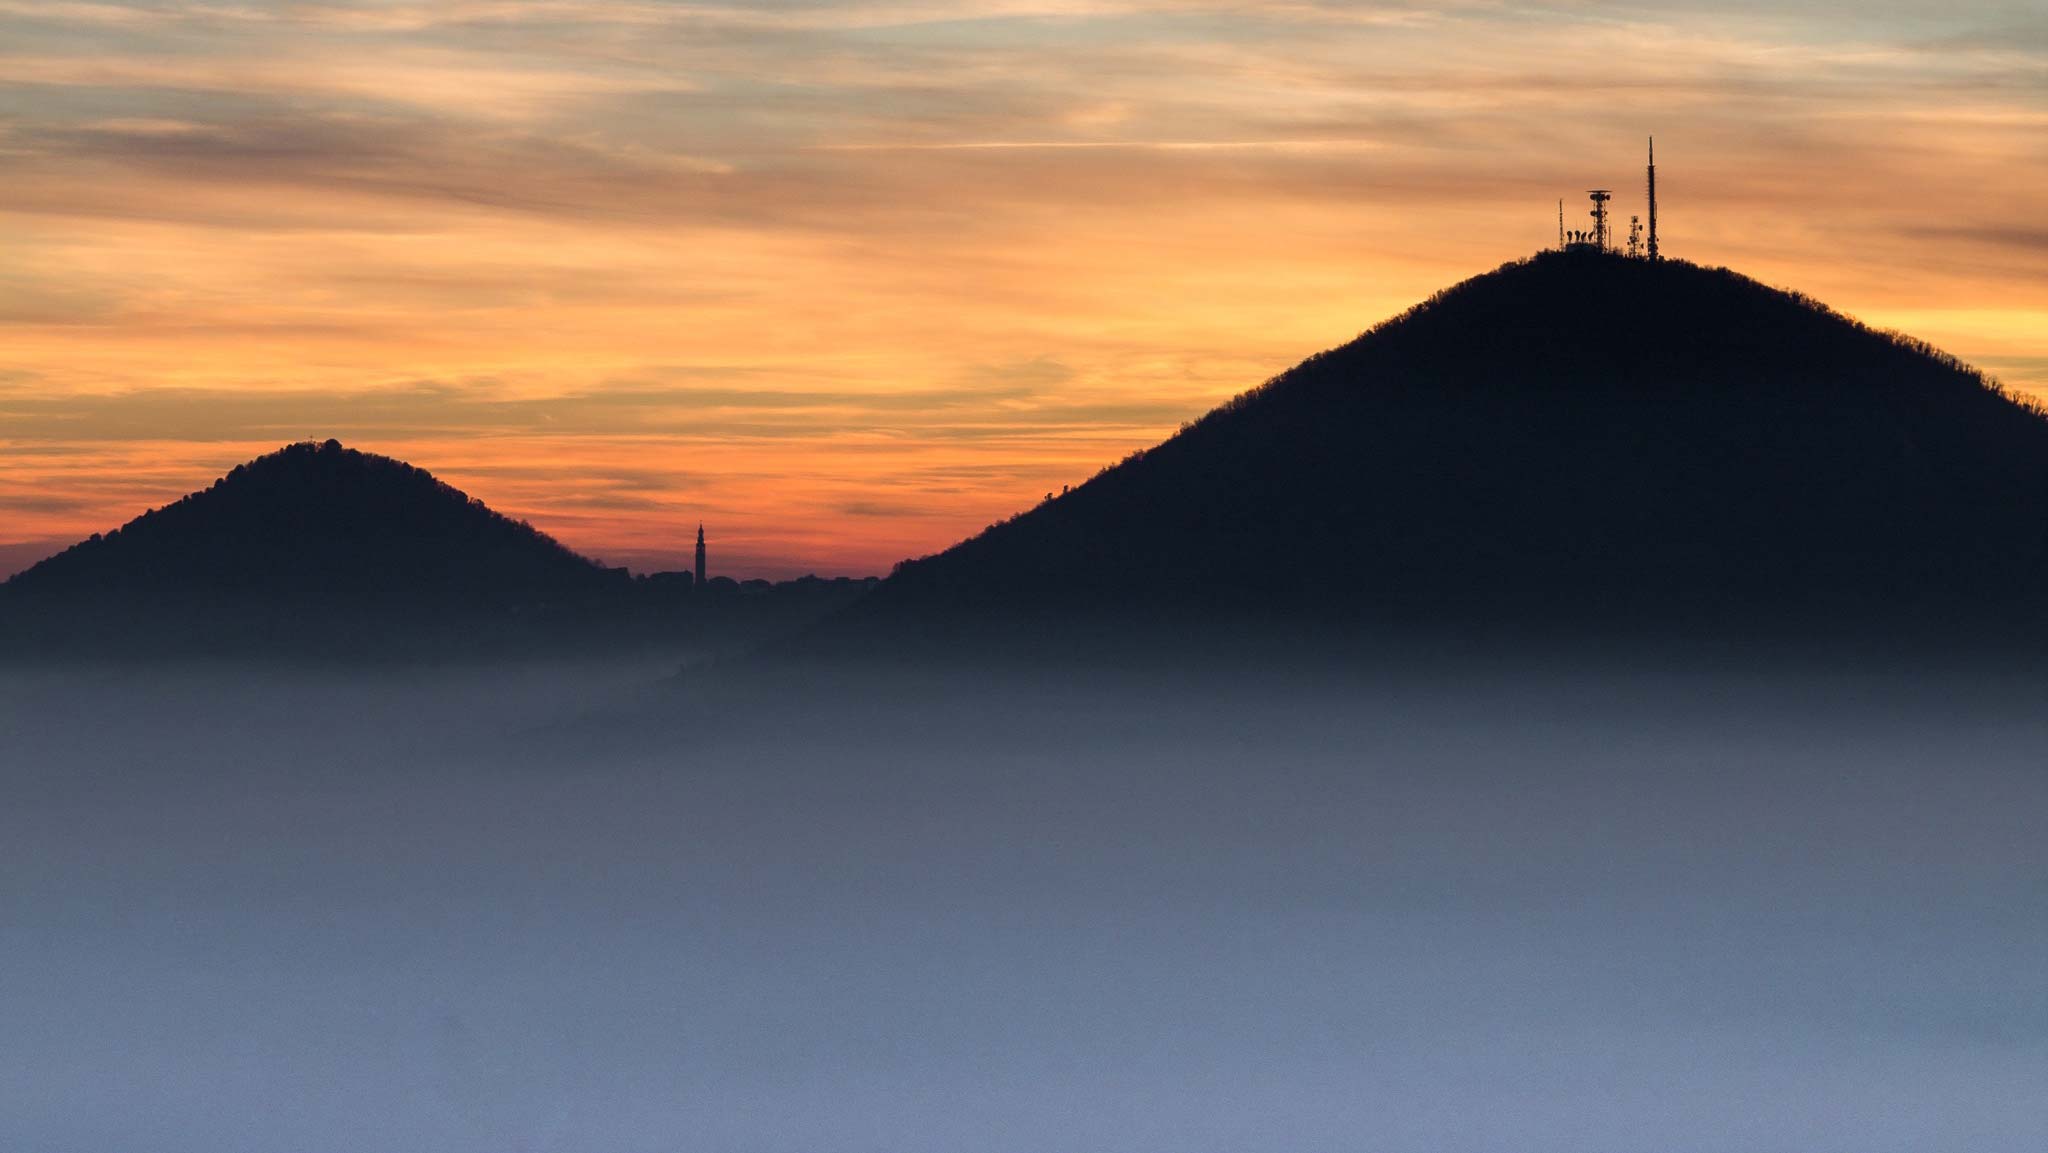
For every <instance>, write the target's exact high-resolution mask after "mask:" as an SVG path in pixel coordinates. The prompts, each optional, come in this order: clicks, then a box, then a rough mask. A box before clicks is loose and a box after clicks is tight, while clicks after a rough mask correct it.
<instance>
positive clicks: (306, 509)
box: [8, 440, 623, 613]
mask: <svg viewBox="0 0 2048 1153" xmlns="http://www.w3.org/2000/svg"><path fill="white" fill-rule="evenodd" d="M622 579H623V574H621V573H616V572H612V571H608V570H606V569H604V568H602V567H600V566H599V565H597V564H596V563H595V562H593V561H590V560H588V559H586V558H584V557H581V556H579V555H577V554H576V553H574V552H571V551H570V550H569V549H567V548H564V547H563V546H562V545H560V544H558V543H556V542H555V541H554V540H553V539H551V538H549V537H547V536H546V535H544V534H542V533H540V532H538V531H536V530H535V529H533V528H532V527H531V526H529V525H526V524H524V523H522V522H519V521H514V520H511V519H509V518H507V517H505V516H502V515H500V514H498V513H496V512H493V511H492V510H490V509H489V508H486V507H485V506H484V504H483V502H481V501H478V500H474V499H472V498H471V497H469V496H467V495H465V494H463V493H462V492H460V491H458V490H456V489H454V488H452V487H450V486H449V485H447V484H444V483H442V482H441V481H439V480H436V479H435V478H434V477H433V475H432V474H430V473H428V472H426V471H424V470H422V469H418V468H414V467H413V466H411V465H409V464H406V463H404V462H403V461H398V460H393V459H391V458H389V457H383V456H376V455H373V454H370V453H364V452H358V451H356V450H354V449H349V448H343V447H342V446H341V445H340V444H339V443H338V442H336V441H331V440H330V441H328V442H326V443H325V444H311V443H306V444H294V445H290V446H287V447H285V448H283V449H280V450H279V451H277V452H274V453H271V454H270V455H268V456H264V457H260V458H258V459H256V460H252V461H250V462H248V463H247V464H243V465H237V466H236V467H235V469H234V470H233V471H232V472H230V473H228V474H227V475H226V476H224V477H222V478H220V479H219V480H217V481H215V482H214V483H213V484H212V485H211V486H210V487H208V488H207V489H205V490H204V491H201V492H196V493H193V494H191V495H190V496H186V497H184V498H182V499H180V500H178V501H177V502H175V503H173V504H170V505H167V506H165V507H163V508H160V509H156V510H153V511H151V512H147V513H144V514H143V515H141V516H139V517H137V518H135V519H134V520H132V521H129V522H128V523H127V524H125V525H123V526H121V527H120V528H118V529H115V530H114V531H112V532H110V533H107V534H105V535H104V536H101V535H95V536H94V537H92V538H91V539H90V540H86V541H82V542H80V543H78V544H76V545H73V546H72V547H71V548H69V549H66V550H65V551H64V552H62V553H59V554H57V555H56V556H53V557H51V558H49V559H48V560H45V561H43V562H42V563H41V564H38V565H36V566H35V567H33V568H30V569H28V570H26V571H24V572H21V573H19V574H17V575H16V576H15V577H14V579H13V580H11V581H9V582H8V591H9V592H10V593H11V594H14V595H16V596H20V597H29V598H38V599H55V600H95V601H100V600H109V599H112V598H121V599H123V600H128V601H135V602H144V603H152V602H154V603H177V604H183V605H189V604H195V603H212V602H218V603H221V604H230V605H237V606H246V605H250V604H252V603H253V604H263V603H282V604H319V605H323V606H363V607H376V608H394V609H395V608H405V609H421V610H434V611H458V612H464V613H475V612H498V611H505V610H512V609H518V608H538V607H542V606H547V605H559V604H565V603H578V602H583V601H588V600H590V599H592V598H594V597H598V596H601V595H603V594H604V592H605V591H606V590H607V589H610V588H613V587H616V586H617V585H618V584H619V583H621V581H622Z"/></svg>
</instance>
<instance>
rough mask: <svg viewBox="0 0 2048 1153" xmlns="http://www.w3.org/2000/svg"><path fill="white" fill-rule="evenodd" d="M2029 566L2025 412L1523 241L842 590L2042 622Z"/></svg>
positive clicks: (1738, 292)
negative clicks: (1174, 426)
mask: <svg viewBox="0 0 2048 1153" xmlns="http://www.w3.org/2000/svg"><path fill="white" fill-rule="evenodd" d="M2044 575H2048V419H2044V418H2043V417H2042V416H2041V415H2040V414H2039V413H2038V412H2035V411H2033V410H2030V409H2028V408H2026V407H2024V406H2022V405H2020V404H2017V403H2015V402H2014V401H2012V400H2010V399H2008V398H2007V397H2005V396H2004V395H2002V394H2001V393H2000V392H1999V391H1998V390H1997V389H1996V388H1995V387H1993V386H1992V385H1990V384H1989V383H1988V382H1986V381H1985V380H1984V379H1983V378H1982V377H1981V376H1980V375H1978V374H1977V373H1975V372H1973V371H1971V370H1970V369H1968V368H1967V367H1966V366H1963V365H1962V364H1960V363H1958V362H1957V361H1955V360H1954V359H1952V358H1949V357H1946V356H1944V355H1942V354H1939V353H1937V352H1935V351H1933V350H1932V349H1930V348H1927V347H1926V346H1924V345H1921V344H1918V343H1917V342H1913V341H1910V340H1908V339H1906V338H1902V337H1896V336H1892V335H1887V334H1883V333H1879V332H1875V331H1872V330H1870V329H1867V328H1865V327H1863V326H1861V325H1859V324H1857V323H1855V322H1853V321H1850V320H1848V319H1846V318H1844V317H1842V316H1840V315H1837V314H1835V313H1832V312H1830V311H1828V310H1826V309H1825V308H1823V307H1821V306H1819V305H1817V304H1814V303H1813V302H1811V301H1808V300H1805V299H1803V298H1800V297H1797V296H1795V295H1791V294H1788V293H1784V292H1780V291H1776V290H1772V289H1769V288H1766V287H1764V286H1763V285H1760V284H1758V283H1756V282H1754V281H1751V280H1748V279H1746V278H1744V277H1741V276H1738V275H1736V274H1734V273H1731V272H1728V271H1725V270H1711V269H1705V268H1700V267H1697V266H1694V265H1689V264H1685V263H1683V262H1677V261H1664V262H1661V263H1656V264H1652V263H1649V262H1644V261H1634V260H1624V259H1621V258H1619V257H1609V256H1600V255H1567V254H1556V253H1547V254H1544V255H1541V256H1538V257H1536V258H1534V259H1532V260H1529V261H1525V262H1521V263H1517V264H1511V265H1508V266H1506V267H1503V268H1501V269H1499V270H1497V271H1495V272H1493V273H1489V274H1487V275H1484V276H1480V277H1477V278H1475V279H1472V280H1469V281H1466V282H1464V283H1462V284H1460V285H1458V286H1456V287H1454V288H1452V289H1449V290H1447V291H1445V292H1443V293H1440V294H1438V295H1437V296H1436V297H1433V298H1432V299H1431V300H1429V301H1428V302H1426V303H1424V304H1422V305H1419V306H1417V307H1416V308H1414V309H1412V310H1410V311H1409V312H1408V313H1406V314H1404V315H1402V316H1400V317H1396V318H1394V319H1393V320H1390V321H1388V322H1386V323H1384V324H1382V325H1380V326H1378V327H1376V328H1374V329H1372V330H1371V331H1369V332H1367V333H1366V334H1365V335H1363V336H1361V337H1359V338H1358V339H1357V340H1354V341H1353V342H1351V343H1350V344H1347V345H1344V346H1343V347H1341V348H1337V349H1334V350H1332V351H1330V352H1326V353H1322V354H1319V355H1317V356H1314V357H1311V358H1309V359H1308V360H1307V361H1305V362H1303V363H1302V364H1300V365H1298V366H1297V367H1295V368H1293V369H1291V370H1289V371H1288V372H1286V373H1284V374H1282V375H1281V376H1279V377H1277V378H1275V379H1273V380H1272V381H1270V382H1268V383H1267V384H1265V385H1264V386H1262V387H1260V388H1257V389H1254V390H1253V391H1251V392H1248V393H1246V394H1244V395H1242V396H1240V397H1238V398H1237V399H1235V400H1233V401H1232V402H1230V403H1228V404H1226V405H1224V406H1223V407H1221V408H1219V409H1217V410H1215V411H1213V412H1211V413H1209V414H1208V415H1207V416H1205V417H1203V418H1202V419H1200V420H1199V421H1196V422H1194V423H1193V424H1191V425H1189V426H1187V427H1185V428H1184V429H1183V430H1182V431H1181V432H1180V433H1179V435H1177V436H1175V437H1173V438H1171V439H1170V440H1168V441H1166V442H1165V443H1163V444H1161V445H1159V446H1157V447H1155V448H1152V449H1150V450H1147V451H1144V452H1140V453H1137V454H1135V455H1133V456H1132V457H1130V458H1129V459H1127V460H1125V461H1124V462H1122V463H1121V464H1118V465H1116V466H1114V467H1112V468H1109V469H1107V470H1105V471H1104V472H1102V473H1101V474H1099V475H1097V476H1096V477H1095V478H1093V479H1092V480H1090V481H1088V482H1087V483H1086V484H1083V485H1081V486H1079V487H1078V488H1076V489H1074V490H1073V491H1071V492H1070V493H1067V494H1066V495H1063V496H1061V497H1060V498H1058V499H1055V500H1051V501H1048V502H1047V503H1045V504H1042V505H1040V506H1038V507H1037V508H1034V509H1032V510H1030V511H1028V512H1026V513H1023V514H1021V515H1019V516H1017V517H1015V518H1012V519H1011V520H1009V521H1006V522H1003V523H1001V524H998V525H995V526H992V527H991V528H989V529H987V530H986V531H984V532H983V533H981V534H980V535H979V536H976V537H974V538H973V539H971V540H968V541H965V542H963V543H961V544H959V545H957V546H955V547H954V548H952V549H949V550H947V551H946V552H944V553H941V554H939V555H937V556H933V557H929V558H925V559H922V560H918V561H914V562H908V563H906V564H904V565H902V566H901V567H900V568H899V570H898V571H897V573H896V574H895V575H894V576H893V577H892V578H891V579H890V580H889V581H888V582H886V583H885V584H884V585H883V586H882V588H881V589H880V590H878V594H877V596H876V597H874V598H871V600H870V601H869V602H867V603H864V604H863V605H861V606H858V607H857V609H856V612H857V613H860V614H862V615H863V616H864V617H865V619H867V620H868V621H871V622H873V621H878V620H883V619H887V618H889V617H897V618H901V617H904V616H914V615H918V614H936V615H948V614H950V615H953V616H960V615H966V616H988V615H1004V614H1022V615H1026V616H1043V615H1044V614H1045V613H1046V612H1048V611H1056V612H1061V613H1074V612H1093V613H1108V614H1118V613H1139V612H1143V613H1154V614H1156V613H1165V614H1167V615H1169V616H1174V615H1182V616H1184V615H1186V613H1187V612H1188V611H1197V612H1200V613H1205V614H1214V613H1235V612H1280V613H1290V614H1296V615H1301V614H1308V615H1311V616H1331V615H1336V616H1348V617H1356V618H1362V619H1369V620H1383V621H1393V622H1425V621H1455V622H1524V623H1531V622H1547V623H1556V624H1565V625H1579V624H1593V625H1600V624H1609V623H1613V624H1627V623H1629V622H1668V621H1680V620H1704V621H1716V620H1722V621H1725V620H1742V621H1749V622H1761V621H1764V620H1766V619H1769V618H1773V617H1785V618H1788V619H1797V618H1800V617H1804V616H1811V615H1814V614H1822V615H1834V614H1844V613H1846V614H1851V615H1863V614H1869V613H1876V614H1880V615H1883V614H1893V615H1896V614H1902V613H1910V614H1921V615H1928V616H1931V617H1933V618H1940V617H1942V616H1944V615H1945V614H1952V613H1958V612H1960V613H1970V612H1976V611H1980V610H1981V611H1985V612H2028V611H2031V612H2034V613H2036V614H2037V615H2038V612H2039V610H2038V603H2039V601H2038V598H2039V594H2040V593H2041V592H2042V591H2044V590H2048V583H2043V578H2044ZM2030 606H2033V607H2030Z"/></svg>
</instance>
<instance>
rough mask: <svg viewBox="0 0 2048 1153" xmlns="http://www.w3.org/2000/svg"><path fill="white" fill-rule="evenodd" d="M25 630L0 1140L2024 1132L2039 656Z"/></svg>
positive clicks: (1827, 1138) (183, 1150) (9, 817)
mask: <svg viewBox="0 0 2048 1153" xmlns="http://www.w3.org/2000/svg"><path fill="white" fill-rule="evenodd" d="M665 671H666V670H664V669H663V668H661V667H660V666H657V665H654V664H642V665H638V666H608V665H601V664H582V665H560V666H525V667H503V668H493V669H468V670H439V671H431V672H421V671H390V670H386V671H356V672H308V671H303V670H301V671H289V672H288V671H280V670H278V669H275V668H259V667H232V666H208V667H187V668H177V667H128V668H72V669H68V670H63V671H24V670H20V669H16V670H13V671H10V672H7V673H4V674H0V692H4V696H0V796H4V798H5V801H4V806H0V1131H4V1134H0V1135H4V1140H0V1146H5V1147H6V1148H11V1149H23V1150H36V1151H38V1153H108V1151H110V1150H138V1151H140V1150H148V1151H150V1153H278V1151H281V1150H292V1151H294V1153H330V1151H331V1153H364V1151H372V1150H375V1151H384V1150H390V1151H412V1150H419V1151H436V1153H502V1151H506V1150H526V1151H536V1153H538V1151H556V1150H560V1151H572V1150H573V1151H584V1150H590V1151H605V1153H638V1151H647V1153H654V1151H684V1150H689V1151H694V1150H713V1149H723V1150H747V1151H761V1153H837V1151H856V1150H857V1151H863V1153H866V1151H876V1153H880V1151H889V1153H924V1151H929V1153H959V1151H962V1150H975V1151H979V1153H1047V1151H1052V1150H1060V1151H1103V1153H1199V1151H1214V1153H1255V1151H1272V1153H1282V1151H1285V1153H1306V1151H1316V1150H1328V1151H1332V1153H1336V1151H1340V1150H1341V1151H1345V1153H1350V1151H1354V1150H1359V1149H1375V1150H1388V1151H1406V1150H1414V1151H1418V1153H1419V1151H1423V1150H1428V1151H1430V1153H1457V1151H1467V1150H1469V1151H1473V1153H1479V1151H1496V1150H1503V1151H1504V1150H1515V1151H1530V1153H1640V1151H1642V1150H1661V1151H1674V1153H1676V1151H1694V1150H1697V1151H1700V1153H1707V1151H1713V1153H1723V1151H1726V1150H1732V1149H1741V1150H1746V1151H1756V1153H1770V1151H1784V1153H1793V1151H1797V1153H1819V1151H1828V1150H1840V1151H1843V1153H1851V1151H1853V1153H1878V1151H1885V1150H1898V1151H1901V1153H1904V1151H1907V1150H1912V1151H1915V1153H1918V1151H1923V1150H1929V1149H1950V1150H1971V1151H1973V1153H2001V1151H2013V1153H2020V1151H2025V1153H2035V1151H2037V1150H2039V1149H2042V1148H2044V1147H2048V1109H2043V1107H2042V1100H2043V1097H2042V1094H2043V1086H2044V1084H2048V847H2044V844H2048V841H2044V838H2043V837H2042V835H2041V821H2042V816H2043V814H2044V813H2048V767H2044V766H2048V714H2044V712H2043V710H2042V709H2041V708H2040V702H2041V701H2042V700H2043V699H2048V697H2044V694H2043V689H2044V688H2048V682H2044V681H2042V680H2041V679H2040V678H2038V677H2033V676H2020V675H2016V674H2010V673H1996V674H1994V673H1988V672H1987V673H1980V674H1971V673H1958V672H1953V671H1951V672H1948V673H1944V674H1940V675H1935V674H1913V673H1907V672H1898V671H1892V672H1861V673H1858V672H1844V671H1839V670H1825V671H1799V672H1792V671H1756V670H1754V669H1750V670H1743V669H1738V668H1735V667H1732V666H1730V665H1723V666H1721V667H1718V668H1715V669H1711V670H1709V669H1705V668H1701V667H1695V668H1672V667H1657V668H1652V667H1648V666H1645V665H1643V664H1641V663H1633V664H1626V665H1622V664H1601V663H1597V662H1581V663H1575V664H1570V665H1559V664H1552V665H1549V666H1546V667H1537V666H1536V665H1534V664H1522V665H1516V664H1513V663H1511V662H1499V661H1495V662H1472V663H1471V664H1470V665H1466V666H1460V665H1457V664H1455V663H1451V662H1447V663H1444V664H1441V665H1439V666H1436V667H1433V668H1430V669H1429V670H1428V671H1426V672H1420V673H1418V672H1414V671H1412V670H1411V671H1407V672H1396V671H1393V670H1390V669H1363V670H1361V669H1355V668H1354V669H1350V670H1345V671H1327V672H1323V673H1308V672H1304V671H1300V670H1296V671H1293V672H1281V671H1276V669H1275V668H1272V667H1268V666H1260V665H1248V666H1246V667H1243V668H1241V669H1236V670H1233V671H1232V672H1230V673H1229V674H1227V675H1225V674H1199V675H1198V674H1195V673H1190V672H1188V671H1186V670H1184V669H1183V670H1166V669H1163V670H1145V669H1138V668H1125V669H1122V670H1118V671H1105V670H1101V669H1097V670H1094V671H1068V672H1060V671H1055V670H1053V669H1050V668H1047V667H1039V668H1036V669H1032V670H1018V671H1011V672H1001V673H997V672H987V671H982V672H966V671H961V670H953V671H950V672H945V673H940V672H932V671H925V672H917V671H906V670H903V669H897V670H893V671H888V672H882V671H877V670H873V669H861V668H856V667H840V668H835V669H830V670H823V671H817V670H813V671H809V672H796V673H782V674H775V675H764V674H760V673H758V672H753V671H746V670H741V671H737V672H734V671H723V670H720V669H718V668H712V669H709V670H705V671H701V672H698V673H695V674H693V675H692V676H690V677H688V678H684V679H681V680H675V679H670V678H667V677H666V676H665V675H664V674H665Z"/></svg>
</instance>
